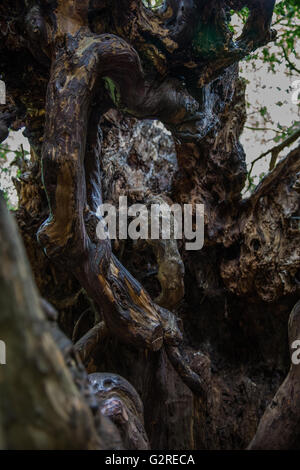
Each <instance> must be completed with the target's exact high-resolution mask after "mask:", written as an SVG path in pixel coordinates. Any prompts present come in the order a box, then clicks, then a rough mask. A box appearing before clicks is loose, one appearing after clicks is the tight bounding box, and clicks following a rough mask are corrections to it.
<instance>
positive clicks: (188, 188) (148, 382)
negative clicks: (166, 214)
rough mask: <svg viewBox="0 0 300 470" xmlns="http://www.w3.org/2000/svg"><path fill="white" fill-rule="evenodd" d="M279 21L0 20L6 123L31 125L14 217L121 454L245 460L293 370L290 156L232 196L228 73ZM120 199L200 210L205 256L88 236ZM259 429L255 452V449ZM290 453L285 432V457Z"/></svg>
mask: <svg viewBox="0 0 300 470" xmlns="http://www.w3.org/2000/svg"><path fill="white" fill-rule="evenodd" d="M243 6H248V8H249V9H250V15H249V19H248V20H247V22H246V24H245V26H244V30H243V32H242V34H241V36H240V37H239V38H238V39H236V40H235V39H234V38H233V36H232V33H231V31H230V28H229V27H228V22H229V19H230V11H231V9H235V10H239V9H241V8H242V7H243ZM273 7H274V1H273V0H244V1H231V0H213V1H211V2H205V1H202V0H180V1H179V0H176V1H173V0H166V2H165V4H164V6H163V7H161V8H160V9H158V10H155V11H152V10H151V9H150V8H146V7H145V5H144V2H142V0H113V1H107V0H91V1H87V0H81V1H79V0H57V1H55V2H52V1H50V0H49V1H43V2H42V1H34V0H29V1H26V2H24V1H21V0H14V1H13V2H11V1H10V2H7V1H6V0H4V1H3V2H2V5H1V6H0V34H1V39H2V42H1V45H0V54H1V56H0V67H1V73H2V74H3V78H4V79H5V81H6V84H7V88H8V104H7V105H6V106H3V107H1V113H2V114H1V116H0V121H1V123H2V128H4V129H5V126H6V128H7V127H14V128H17V127H18V126H21V125H24V126H25V127H26V135H27V136H28V138H29V141H30V144H31V147H32V158H31V162H30V164H28V165H27V169H26V170H27V171H26V173H24V174H23V176H22V178H21V180H20V181H19V182H17V190H18V194H19V199H20V205H19V209H18V212H17V215H16V216H17V221H18V224H19V227H20V231H21V234H22V237H23V240H24V243H25V246H26V249H27V253H28V257H29V259H30V262H31V265H32V269H33V272H34V275H35V279H36V283H37V286H38V288H39V291H40V293H41V295H42V296H43V297H44V298H46V299H47V300H48V301H49V302H50V303H52V304H53V305H54V306H55V307H56V309H57V310H58V313H59V315H58V323H59V325H60V327H61V328H62V329H63V331H64V332H65V334H66V335H67V336H69V337H70V338H71V339H72V342H73V343H74V350H75V352H76V354H79V355H80V357H81V360H82V362H83V364H84V366H85V367H86V370H87V372H88V373H90V374H96V375H93V376H91V377H94V381H95V383H94V385H95V387H96V392H95V396H96V399H97V400H98V404H99V400H100V405H99V407H100V409H101V410H102V412H103V413H104V414H106V415H107V416H109V417H110V418H111V419H112V421H114V423H115V424H116V426H117V427H118V428H119V432H120V435H121V437H122V439H123V444H124V445H125V447H128V448H147V447H148V446H149V445H150V447H152V448H155V449H192V448H197V449H238V448H246V447H247V445H248V444H249V442H250V441H251V440H252V438H253V436H254V435H255V432H256V429H257V426H258V423H259V420H260V418H261V416H262V414H263V412H264V410H265V408H266V405H267V403H268V402H269V401H270V400H271V399H272V397H273V395H274V393H275V392H276V390H277V389H278V387H279V385H280V384H281V382H282V380H283V378H284V376H285V374H286V373H287V369H288V365H289V358H288V344H287V339H286V324H287V319H288V315H289V312H290V311H291V309H292V307H293V305H294V304H295V303H296V301H297V299H298V297H299V291H300V288H299V285H300V282H299V269H300V252H299V238H300V236H299V226H298V225H297V224H296V225H295V223H294V222H295V219H294V217H295V216H297V215H298V216H299V202H300V198H299V170H300V149H297V150H294V151H293V152H292V153H290V155H288V157H286V159H285V160H283V161H282V162H280V163H279V164H278V166H277V167H276V168H275V169H274V170H273V171H272V172H271V173H270V174H269V175H268V176H267V177H266V178H265V179H264V180H263V182H262V183H261V185H260V186H259V187H258V188H257V190H256V191H255V192H254V194H253V195H252V196H251V197H250V198H249V199H248V200H246V201H245V200H243V199H242V196H241V190H242V188H243V186H244V183H245V179H246V165H245V155H244V151H243V148H242V146H241V144H240V143H239V136H240V134H241V132H242V129H243V125H244V122H245V106H244V91H245V90H244V84H243V82H242V81H241V80H240V79H239V77H238V61H239V60H240V59H242V58H243V57H245V56H246V55H248V54H249V52H251V51H253V50H255V49H256V48H257V47H260V46H262V45H264V44H266V43H267V42H269V41H270V40H272V38H274V33H273V31H272V30H271V29H270V25H271V18H272V12H273ZM5 134H6V133H5V132H3V136H5ZM119 196H128V199H129V202H141V203H146V204H150V203H151V201H158V200H163V201H166V202H167V203H168V204H171V203H172V202H176V203H179V204H181V205H183V204H185V203H189V204H193V205H194V206H195V204H200V203H202V204H204V205H205V244H204V248H203V249H202V250H201V251H186V250H185V249H184V243H181V242H176V240H168V241H166V242H164V243H161V241H159V240H158V241H153V240H144V241H139V242H133V241H131V240H126V241H125V240H120V241H118V242H115V243H114V244H112V243H111V241H110V240H108V239H106V240H104V241H101V240H99V239H98V238H97V236H96V226H97V224H98V223H99V221H100V218H99V215H98V214H97V207H98V206H99V205H100V204H101V203H102V202H114V203H116V202H117V201H118V198H119ZM107 372H110V373H114V374H117V377H118V376H122V377H123V379H121V378H115V377H116V376H115V375H113V376H111V377H107V380H108V381H110V384H109V385H108V388H107V389H106V386H105V384H104V385H103V383H104V382H103V380H104V379H103V376H102V375H101V374H106V373H107ZM97 374H100V375H97ZM125 379H126V380H127V381H128V382H129V383H128V382H127V381H126V380H125ZM90 380H92V378H90ZM92 381H93V380H92ZM124 384H126V385H124ZM130 384H131V385H132V386H133V387H135V390H134V391H132V390H131V388H130V387H131V385H130ZM122 387H125V389H126V394H125V395H126V398H125V399H124V402H122V400H121V398H120V397H122V396H123V395H122ZM120 390H121V391H120ZM137 392H138V394H139V395H138V394H137ZM57 393H58V392H57ZM61 393H63V392H61ZM278 393H279V392H278ZM285 393H289V392H285ZM103 394H104V395H103ZM119 400H121V401H119ZM140 400H141V402H140ZM115 402H116V403H118V405H117V406H116V407H114V403H115ZM141 404H142V405H143V406H142V405H141ZM295 406H296V405H295ZM299 411H300V410H299ZM296 412H297V411H296ZM120 416H122V419H121V420H119V418H118V417H120ZM126 416H127V421H126ZM128 416H129V418H128ZM265 416H266V415H265ZM265 416H264V418H263V420H265V421H262V423H261V424H260V426H259V431H258V433H259V434H258V436H257V437H256V438H254V441H253V442H254V444H253V443H252V446H255V445H256V444H255V443H256V442H262V443H263V444H261V445H260V444H257V446H259V445H260V446H263V445H264V442H265V441H264V440H263V438H261V437H259V436H262V434H263V432H264V431H263V429H264V426H265V424H264V422H266V420H268V419H269V418H268V417H265ZM123 418H124V419H123ZM128 419H129V421H128ZM278 419H279V420H280V419H283V421H284V419H285V418H284V417H282V418H281V416H280V410H279V418H278ZM124 420H125V421H124ZM136 427H137V428H138V429H139V430H140V435H139V436H138V438H136V437H134V436H135V428H136ZM66 439H67V434H66ZM260 439H262V440H260ZM16 440H17V438H16ZM272 442H273V446H274V447H275V448H276V446H278V448H280V447H282V443H281V441H280V440H279V439H278V440H277V439H276V436H275V437H274V440H273V441H272ZM149 443H150V444H149ZM13 444H14V443H12V445H13ZM18 445H20V444H19V442H17V441H16V442H15V446H16V447H17V446H18ZM21 445H22V443H21ZM26 445H27V444H26ZM62 445H65V444H64V443H62ZM75 445H76V446H78V447H81V444H80V442H79V441H78V442H77V443H76V444H75ZM266 445H267V444H266ZM298 445H299V442H295V441H294V440H289V439H288V436H287V438H286V441H285V444H284V446H285V447H289V446H290V447H297V446H298ZM27 446H28V447H31V446H33V447H34V446H35V444H34V443H28V445H27ZM36 447H38V446H36Z"/></svg>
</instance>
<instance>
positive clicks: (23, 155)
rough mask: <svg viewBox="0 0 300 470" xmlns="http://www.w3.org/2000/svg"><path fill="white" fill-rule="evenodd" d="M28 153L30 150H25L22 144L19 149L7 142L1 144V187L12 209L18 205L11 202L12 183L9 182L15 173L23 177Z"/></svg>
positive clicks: (17, 176)
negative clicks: (11, 147) (13, 147)
mask: <svg viewBox="0 0 300 470" xmlns="http://www.w3.org/2000/svg"><path fill="white" fill-rule="evenodd" d="M28 155H29V152H27V151H26V150H24V149H23V146H22V145H21V146H20V147H19V148H18V149H17V150H12V149H10V148H9V146H8V145H7V144H1V145H0V187H1V190H2V194H3V196H4V199H5V201H6V203H7V207H8V208H9V209H10V210H16V207H15V206H14V205H13V204H12V203H11V187H12V185H11V184H9V183H10V181H11V178H12V176H13V175H15V177H16V178H20V177H21V174H22V168H23V166H24V165H26V160H27V157H28ZM16 167H17V169H16Z"/></svg>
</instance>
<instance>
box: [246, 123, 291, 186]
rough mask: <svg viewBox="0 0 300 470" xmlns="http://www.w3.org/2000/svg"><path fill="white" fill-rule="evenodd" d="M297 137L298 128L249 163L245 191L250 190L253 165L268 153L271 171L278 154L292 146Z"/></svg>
mask: <svg viewBox="0 0 300 470" xmlns="http://www.w3.org/2000/svg"><path fill="white" fill-rule="evenodd" d="M299 137H300V128H299V129H297V130H296V131H295V132H294V133H293V134H292V135H290V136H289V137H288V138H287V139H285V140H284V141H283V142H281V143H280V144H278V145H276V146H275V147H273V148H271V149H269V150H267V151H266V152H264V153H262V154H261V155H260V156H259V157H257V158H255V159H254V160H253V162H251V166H250V171H249V173H248V176H247V178H248V183H249V185H248V187H247V191H249V189H250V188H251V184H252V183H251V173H252V170H253V167H254V165H255V163H256V162H258V161H259V160H261V159H262V158H264V157H266V156H267V155H268V154H269V153H270V154H271V161H270V165H269V171H271V170H273V168H274V167H275V165H276V161H277V158H278V155H279V153H280V152H281V151H282V150H283V149H284V148H285V147H289V146H290V145H292V144H293V143H294V142H295V141H296V140H297V139H298V138H299ZM247 191H246V192H247Z"/></svg>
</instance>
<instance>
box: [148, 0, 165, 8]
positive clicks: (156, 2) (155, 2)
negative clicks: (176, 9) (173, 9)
mask: <svg viewBox="0 0 300 470" xmlns="http://www.w3.org/2000/svg"><path fill="white" fill-rule="evenodd" d="M143 4H144V5H145V7H147V8H151V9H153V10H154V9H155V8H159V7H161V6H162V5H163V4H164V0H143Z"/></svg>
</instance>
